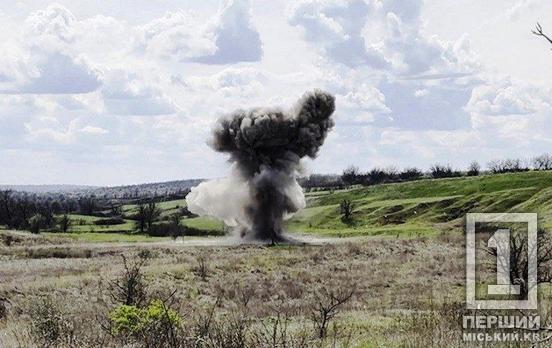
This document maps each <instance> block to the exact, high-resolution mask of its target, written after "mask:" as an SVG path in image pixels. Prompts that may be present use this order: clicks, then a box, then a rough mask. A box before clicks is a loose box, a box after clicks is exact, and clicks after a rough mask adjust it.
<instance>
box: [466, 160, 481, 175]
mask: <svg viewBox="0 0 552 348" xmlns="http://www.w3.org/2000/svg"><path fill="white" fill-rule="evenodd" d="M480 170H481V166H480V165H479V163H477V161H473V162H472V163H470V165H469V166H468V173H467V174H468V176H478V175H479V171H480Z"/></svg>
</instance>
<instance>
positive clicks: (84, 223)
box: [68, 214, 134, 233]
mask: <svg viewBox="0 0 552 348" xmlns="http://www.w3.org/2000/svg"><path fill="white" fill-rule="evenodd" d="M68 216H69V219H70V220H71V224H70V225H69V230H68V232H72V233H82V232H94V233H95V232H99V233H109V232H111V233H116V232H120V233H129V232H132V231H133V230H134V222H133V221H132V220H125V223H124V224H118V225H96V224H94V222H95V221H98V220H102V219H104V218H101V217H97V216H89V215H79V214H69V215H68Z"/></svg>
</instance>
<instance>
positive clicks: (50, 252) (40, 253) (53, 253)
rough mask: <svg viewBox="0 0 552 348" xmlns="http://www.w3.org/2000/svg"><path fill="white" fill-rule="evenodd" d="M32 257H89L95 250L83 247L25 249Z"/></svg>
mask: <svg viewBox="0 0 552 348" xmlns="http://www.w3.org/2000/svg"><path fill="white" fill-rule="evenodd" d="M25 252H26V254H27V258H30V259H88V258H91V257H94V252H93V251H92V250H90V249H83V248H37V249H30V248H27V249H26V250H25Z"/></svg>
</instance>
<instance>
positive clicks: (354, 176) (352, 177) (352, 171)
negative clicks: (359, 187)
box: [341, 166, 360, 185]
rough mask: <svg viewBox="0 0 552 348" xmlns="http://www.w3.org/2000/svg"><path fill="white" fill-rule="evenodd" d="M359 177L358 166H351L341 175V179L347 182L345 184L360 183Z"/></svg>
mask: <svg viewBox="0 0 552 348" xmlns="http://www.w3.org/2000/svg"><path fill="white" fill-rule="evenodd" d="M359 178H360V171H359V169H358V167H355V166H349V167H348V168H347V169H345V170H344V171H343V174H342V175H341V180H342V181H343V182H344V183H345V185H354V184H358V182H359Z"/></svg>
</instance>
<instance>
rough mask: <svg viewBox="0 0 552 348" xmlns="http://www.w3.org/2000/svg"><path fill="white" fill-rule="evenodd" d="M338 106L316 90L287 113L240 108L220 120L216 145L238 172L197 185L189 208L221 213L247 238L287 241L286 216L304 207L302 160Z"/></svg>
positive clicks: (315, 147) (319, 141)
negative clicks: (300, 180) (300, 176)
mask: <svg viewBox="0 0 552 348" xmlns="http://www.w3.org/2000/svg"><path fill="white" fill-rule="evenodd" d="M334 110H335V98H334V97H333V96H332V95H331V94H329V93H326V92H323V91H320V90H315V91H314V92H312V93H307V94H305V95H304V96H303V97H302V98H301V99H300V100H299V101H298V102H297V105H296V106H295V107H294V108H292V109H291V110H290V111H288V112H284V111H282V110H276V109H272V110H271V109H261V108H258V109H251V110H246V111H243V110H239V111H236V112H234V113H233V114H231V115H230V116H229V117H227V118H223V119H221V120H219V124H218V128H217V129H216V130H215V131H214V133H213V140H212V144H211V145H212V147H213V149H215V150H216V151H219V152H224V153H228V154H230V161H231V162H233V163H235V171H234V175H233V176H232V177H231V178H225V179H220V180H216V181H210V182H206V183H202V184H200V185H199V186H197V187H195V188H193V189H192V192H191V193H190V194H189V195H188V197H187V198H186V200H187V203H188V207H189V209H190V211H192V212H194V213H196V214H199V215H211V216H214V217H217V218H220V219H222V220H224V221H225V222H226V223H227V224H228V225H230V226H234V227H236V228H237V230H238V231H239V233H240V235H241V236H242V237H246V238H253V239H256V240H262V241H271V242H276V241H281V240H283V239H284V238H283V235H282V223H283V221H284V219H285V218H287V217H289V216H291V215H292V214H293V213H295V212H296V211H297V210H299V209H301V208H303V207H304V206H305V199H304V196H303V192H302V190H301V188H300V187H299V185H298V184H297V181H296V175H297V173H298V171H299V169H300V160H301V158H304V157H311V158H314V157H316V154H317V152H318V149H319V148H320V146H322V144H323V143H324V139H325V138H326V135H327V134H328V131H329V130H330V129H331V128H332V127H333V124H334V123H333V120H332V119H331V115H332V113H333V112H334Z"/></svg>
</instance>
